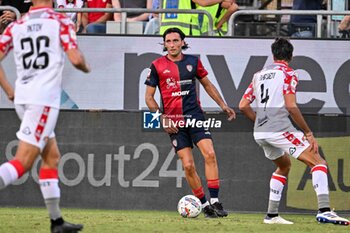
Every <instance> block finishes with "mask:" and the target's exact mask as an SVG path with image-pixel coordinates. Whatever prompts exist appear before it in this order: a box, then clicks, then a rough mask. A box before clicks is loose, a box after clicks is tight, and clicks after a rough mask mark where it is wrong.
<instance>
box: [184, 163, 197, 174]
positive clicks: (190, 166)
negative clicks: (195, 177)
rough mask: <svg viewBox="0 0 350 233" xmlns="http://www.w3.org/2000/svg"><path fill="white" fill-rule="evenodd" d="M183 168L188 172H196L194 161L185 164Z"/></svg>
mask: <svg viewBox="0 0 350 233" xmlns="http://www.w3.org/2000/svg"><path fill="white" fill-rule="evenodd" d="M183 168H184V170H185V173H186V174H192V173H195V172H196V167H195V165H194V163H193V162H188V163H185V164H183Z"/></svg>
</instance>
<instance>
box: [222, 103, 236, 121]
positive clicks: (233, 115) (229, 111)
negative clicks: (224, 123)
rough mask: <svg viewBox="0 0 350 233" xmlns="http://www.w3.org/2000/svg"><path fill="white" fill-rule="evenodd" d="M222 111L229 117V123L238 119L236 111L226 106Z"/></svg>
mask: <svg viewBox="0 0 350 233" xmlns="http://www.w3.org/2000/svg"><path fill="white" fill-rule="evenodd" d="M222 111H224V112H226V114H227V115H228V118H227V120H228V121H232V120H233V119H236V112H235V110H233V109H232V108H230V107H229V106H227V105H225V106H224V107H223V108H222Z"/></svg>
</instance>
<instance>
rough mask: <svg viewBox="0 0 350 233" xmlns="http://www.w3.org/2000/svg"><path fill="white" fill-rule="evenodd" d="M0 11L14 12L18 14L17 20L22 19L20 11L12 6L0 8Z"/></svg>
mask: <svg viewBox="0 0 350 233" xmlns="http://www.w3.org/2000/svg"><path fill="white" fill-rule="evenodd" d="M0 10H2V11H13V12H14V13H15V14H16V19H19V18H21V13H19V10H17V8H15V7H12V6H0Z"/></svg>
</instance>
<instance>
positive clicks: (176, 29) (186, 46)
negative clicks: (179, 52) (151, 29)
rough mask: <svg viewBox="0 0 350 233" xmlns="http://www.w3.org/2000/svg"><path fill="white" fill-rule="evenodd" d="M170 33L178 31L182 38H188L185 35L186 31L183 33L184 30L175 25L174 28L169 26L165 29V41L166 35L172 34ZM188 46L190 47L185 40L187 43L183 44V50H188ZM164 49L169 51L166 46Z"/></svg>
mask: <svg viewBox="0 0 350 233" xmlns="http://www.w3.org/2000/svg"><path fill="white" fill-rule="evenodd" d="M170 33H177V34H179V35H180V38H181V40H185V38H186V35H185V33H183V31H181V30H180V29H179V28H175V27H173V28H168V29H167V30H165V32H164V33H163V42H165V37H166V36H167V35H168V34H170ZM188 48H189V47H188V44H187V43H186V42H185V45H184V46H182V49H183V50H186V49H188ZM163 51H164V52H165V51H167V49H166V48H165V47H164V48H163Z"/></svg>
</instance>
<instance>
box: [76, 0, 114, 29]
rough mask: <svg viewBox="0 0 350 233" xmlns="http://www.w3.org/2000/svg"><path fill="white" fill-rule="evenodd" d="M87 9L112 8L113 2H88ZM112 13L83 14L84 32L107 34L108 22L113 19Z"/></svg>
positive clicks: (98, 0) (105, 0)
mask: <svg viewBox="0 0 350 233" xmlns="http://www.w3.org/2000/svg"><path fill="white" fill-rule="evenodd" d="M84 7H85V8H112V2H111V0H86V1H85V4H84ZM112 15H113V14H112V13H103V12H89V13H83V15H82V25H83V32H87V33H106V22H107V21H108V20H111V19H112Z"/></svg>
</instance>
